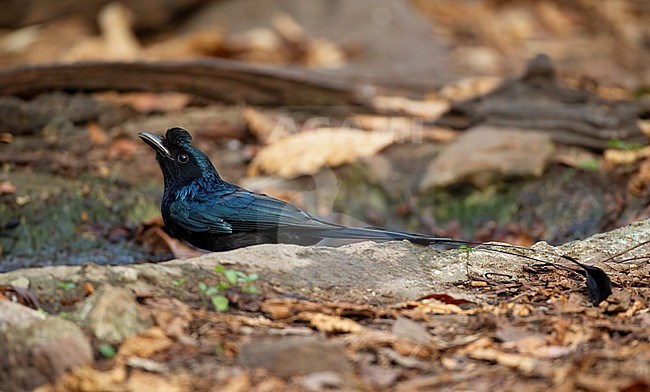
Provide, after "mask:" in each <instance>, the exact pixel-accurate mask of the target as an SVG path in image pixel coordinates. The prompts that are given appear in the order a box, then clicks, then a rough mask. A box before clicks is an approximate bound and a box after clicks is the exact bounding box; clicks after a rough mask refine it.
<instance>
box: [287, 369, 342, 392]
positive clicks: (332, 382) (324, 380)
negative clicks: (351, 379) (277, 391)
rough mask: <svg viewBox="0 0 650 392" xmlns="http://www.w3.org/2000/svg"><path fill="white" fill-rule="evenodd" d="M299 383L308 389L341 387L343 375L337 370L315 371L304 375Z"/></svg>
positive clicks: (315, 391)
mask: <svg viewBox="0 0 650 392" xmlns="http://www.w3.org/2000/svg"><path fill="white" fill-rule="evenodd" d="M298 383H299V384H300V385H302V386H303V387H304V388H305V389H307V390H308V391H314V392H318V391H322V390H324V389H327V388H339V387H341V385H342V384H343V377H342V376H341V374H340V373H337V372H315V373H310V374H307V375H305V376H303V377H302V378H301V379H300V380H299V381H298Z"/></svg>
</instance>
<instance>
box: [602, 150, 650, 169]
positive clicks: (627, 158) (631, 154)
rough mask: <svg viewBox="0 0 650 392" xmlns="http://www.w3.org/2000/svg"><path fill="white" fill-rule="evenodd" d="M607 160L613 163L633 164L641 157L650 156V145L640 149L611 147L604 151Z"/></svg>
mask: <svg viewBox="0 0 650 392" xmlns="http://www.w3.org/2000/svg"><path fill="white" fill-rule="evenodd" d="M604 156H605V161H607V162H608V163H610V164H612V165H631V164H633V163H634V162H637V161H639V160H641V159H645V158H647V157H650V146H646V147H643V148H640V149H638V150H629V151H626V150H618V149H609V150H605V153H604Z"/></svg>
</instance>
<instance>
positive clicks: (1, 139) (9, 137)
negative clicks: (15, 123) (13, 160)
mask: <svg viewBox="0 0 650 392" xmlns="http://www.w3.org/2000/svg"><path fill="white" fill-rule="evenodd" d="M13 141H14V135H13V134H12V133H9V132H0V143H7V144H9V143H12V142H13Z"/></svg>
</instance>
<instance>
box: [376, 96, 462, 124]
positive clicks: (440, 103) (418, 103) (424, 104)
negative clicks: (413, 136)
mask: <svg viewBox="0 0 650 392" xmlns="http://www.w3.org/2000/svg"><path fill="white" fill-rule="evenodd" d="M372 104H373V106H374V107H375V108H377V110H379V111H381V112H384V113H386V112H387V113H402V114H405V115H409V116H417V117H422V118H424V119H426V120H429V121H431V120H436V119H438V118H439V117H440V116H442V114H443V113H445V112H446V111H447V110H449V107H450V105H449V101H447V100H446V99H435V100H433V99H432V100H425V101H423V100H415V99H409V98H405V97H390V96H382V95H380V96H378V97H375V98H374V99H373V101H372Z"/></svg>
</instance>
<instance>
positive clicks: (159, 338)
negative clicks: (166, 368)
mask: <svg viewBox="0 0 650 392" xmlns="http://www.w3.org/2000/svg"><path fill="white" fill-rule="evenodd" d="M171 345H172V340H171V339H170V338H169V337H167V335H166V334H165V332H164V331H163V330H162V328H160V327H151V328H149V329H147V330H146V331H144V332H142V333H140V334H137V335H135V336H131V337H129V338H127V339H126V340H125V341H124V343H122V345H121V346H120V349H119V351H118V355H120V356H122V357H125V356H137V357H141V358H147V357H150V356H151V355H152V354H154V353H156V352H158V351H162V350H165V349H167V348H169V347H170V346H171Z"/></svg>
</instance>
